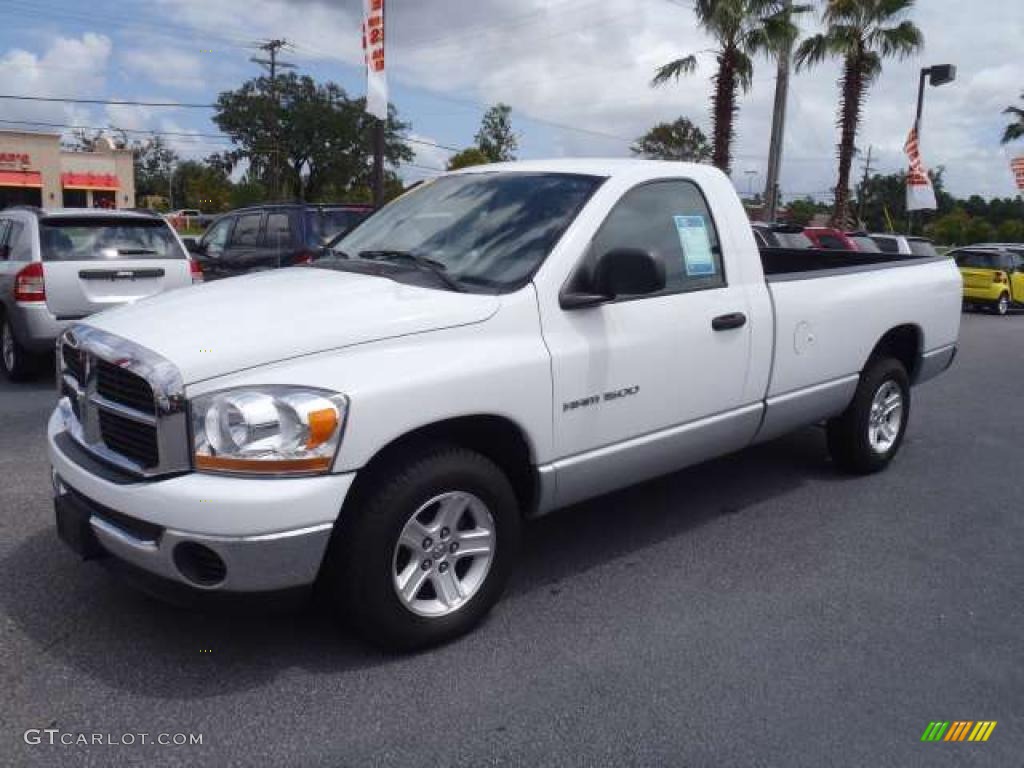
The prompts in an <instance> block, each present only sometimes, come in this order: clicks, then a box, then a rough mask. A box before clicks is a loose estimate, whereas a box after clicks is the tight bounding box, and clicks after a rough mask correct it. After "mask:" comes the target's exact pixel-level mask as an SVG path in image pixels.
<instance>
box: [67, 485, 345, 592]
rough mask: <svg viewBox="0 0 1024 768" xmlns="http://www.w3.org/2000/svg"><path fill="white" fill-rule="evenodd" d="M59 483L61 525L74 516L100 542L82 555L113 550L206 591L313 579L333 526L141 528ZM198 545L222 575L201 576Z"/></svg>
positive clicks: (273, 587) (267, 587) (261, 588)
mask: <svg viewBox="0 0 1024 768" xmlns="http://www.w3.org/2000/svg"><path fill="white" fill-rule="evenodd" d="M53 484H54V493H55V506H56V508H57V515H58V529H59V530H61V529H62V528H63V527H66V526H68V525H69V524H70V523H69V521H68V520H67V516H73V517H74V518H76V520H77V521H82V522H85V523H87V524H88V526H89V529H91V535H92V536H93V537H95V544H98V546H99V549H98V550H95V549H94V550H91V553H90V552H87V551H83V550H82V549H80V548H79V547H78V546H74V547H73V548H74V549H76V550H77V551H78V552H79V554H82V555H83V556H87V557H99V556H103V555H111V556H113V557H115V558H117V559H119V560H122V561H124V562H126V563H128V564H130V565H133V566H135V567H137V568H140V569H142V570H144V571H146V572H148V573H150V574H152V575H154V576H157V577H160V578H163V579H167V580H168V581H172V582H178V583H180V584H184V585H186V586H188V587H192V588H194V589H198V590H203V591H225V592H275V591H278V590H285V589H290V588H293V587H301V586H307V585H309V584H312V583H313V582H314V581H315V580H316V577H317V574H318V573H319V571H320V564H321V563H322V562H323V558H324V554H325V553H326V551H327V544H328V541H329V540H330V537H331V530H332V528H333V525H332V524H330V523H324V524H321V525H316V526H311V527H308V528H299V529H296V530H290V531H281V532H277V533H268V534H260V535H255V536H206V535H199V534H195V533H188V532H185V531H177V530H174V529H173V528H162V529H160V528H158V527H157V526H148V525H147V526H145V527H142V528H141V530H140V526H138V525H137V524H133V523H137V521H133V520H132V519H131V518H128V517H127V516H122V515H121V514H120V513H117V512H116V511H114V510H110V509H108V508H106V507H103V506H102V505H100V504H97V503H95V502H93V501H92V500H91V499H89V498H87V497H85V496H83V495H82V494H81V493H79V492H77V491H75V490H73V489H71V488H70V487H69V486H68V485H67V484H66V483H65V481H64V480H63V478H61V477H60V476H59V475H58V474H57V473H54V478H53ZM62 515H64V516H65V519H64V520H63V521H62V520H61V516H62ZM182 545H186V547H185V548H184V549H183V548H182ZM197 545H198V546H199V547H202V548H204V550H205V551H207V552H208V553H213V555H214V556H215V559H214V561H216V559H219V561H220V564H221V565H222V569H223V570H222V575H221V576H220V577H219V578H218V577H216V576H215V577H214V578H212V579H211V578H210V577H209V576H208V575H207V576H206V577H203V578H197V576H196V571H195V569H194V568H192V567H190V565H189V560H188V558H189V557H190V556H191V555H190V553H194V552H195V551H196V549H195V548H196V546H197ZM86 546H89V545H88V544H86ZM183 553H185V554H184V555H183ZM207 557H209V555H207ZM206 562H207V563H208V562H209V560H207V561H206Z"/></svg>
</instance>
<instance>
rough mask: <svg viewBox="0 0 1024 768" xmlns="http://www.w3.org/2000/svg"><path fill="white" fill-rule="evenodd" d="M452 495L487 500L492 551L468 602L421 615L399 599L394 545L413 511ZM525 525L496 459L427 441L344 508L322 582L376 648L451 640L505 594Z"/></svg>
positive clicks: (384, 470) (413, 646) (378, 475)
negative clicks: (451, 609)
mask: <svg viewBox="0 0 1024 768" xmlns="http://www.w3.org/2000/svg"><path fill="white" fill-rule="evenodd" d="M449 492H461V493H469V494H472V495H474V496H475V497H477V498H478V499H479V500H480V501H482V502H483V504H484V505H486V507H487V510H488V512H489V513H490V515H491V517H492V518H493V522H494V527H495V531H494V535H495V539H494V541H495V547H494V555H493V559H492V560H491V562H490V567H489V569H488V570H487V572H486V575H485V576H484V577H483V580H482V582H480V584H479V586H478V587H477V589H476V591H475V592H474V593H473V594H472V595H471V596H470V597H469V598H468V599H467V600H466V602H465V603H463V604H462V605H461V606H460V607H458V608H457V609H455V610H454V612H452V613H449V614H446V615H443V616H423V615H419V614H417V613H415V612H413V610H411V609H410V608H408V607H406V605H405V604H404V603H403V602H402V600H400V599H399V596H398V593H397V589H396V586H395V583H394V577H393V573H394V570H393V569H394V567H395V560H394V558H395V557H396V554H395V553H396V547H397V545H398V540H399V537H400V535H401V533H402V530H403V528H404V527H405V525H406V523H407V522H408V521H409V520H410V518H411V517H412V516H413V515H414V513H415V512H416V511H417V510H418V509H420V507H421V506H423V505H424V504H426V503H427V502H429V501H430V500H431V499H434V498H435V497H437V496H439V495H442V494H445V493H449ZM520 528H521V520H520V513H519V508H518V503H517V501H516V495H515V492H514V491H513V489H512V486H511V484H510V483H509V480H508V478H507V477H506V476H505V474H504V473H503V472H502V471H501V470H500V469H499V468H498V467H497V465H495V464H494V462H492V461H491V460H490V459H488V458H486V457H485V456H482V455H481V454H479V453H476V452H475V451H470V450H467V449H465V448H461V447H458V446H453V445H443V444H434V445H431V446H426V447H424V448H422V449H421V450H419V451H417V452H416V453H414V454H411V455H410V454H406V455H405V456H404V457H402V459H401V460H400V461H399V460H396V461H395V462H394V463H393V465H392V466H390V467H383V468H381V467H378V468H377V471H376V472H375V475H374V477H371V479H370V480H369V487H368V488H364V489H363V490H362V492H361V493H360V494H359V496H358V499H357V505H356V508H353V509H348V508H346V509H345V510H344V512H343V513H342V518H341V519H340V521H339V527H338V529H337V530H336V531H335V535H334V538H333V540H332V543H331V548H330V551H329V553H328V558H327V563H326V564H325V568H324V572H323V574H322V578H324V579H326V580H328V583H327V584H326V585H324V586H326V587H327V588H328V590H329V592H330V593H331V594H332V595H333V596H334V599H335V600H336V601H337V602H339V603H340V605H341V607H342V609H343V610H344V611H345V612H346V613H347V614H348V617H349V618H350V620H351V623H352V626H353V628H354V629H355V630H356V631H357V632H358V633H359V634H360V635H361V636H362V637H363V639H364V640H366V641H367V642H368V643H370V644H371V645H375V646H380V647H383V648H386V649H388V650H397V651H411V650H416V649H419V648H425V647H428V646H432V645H438V644H440V643H445V642H448V641H450V640H453V639H454V638H456V637H459V636H460V635H462V634H465V633H466V632H468V631H469V630H471V629H472V628H473V627H475V626H476V625H477V624H479V623H480V621H482V620H483V618H484V617H485V616H486V615H487V613H488V611H490V610H491V608H492V607H493V606H494V604H495V603H497V601H498V599H499V598H500V597H501V594H502V592H503V590H504V588H505V585H506V583H507V582H508V578H509V575H510V574H511V571H512V566H513V563H514V561H515V558H516V554H517V551H518V549H519V541H520ZM417 557H418V555H417ZM453 565H454V563H453ZM453 573H454V568H453ZM430 589H433V587H430Z"/></svg>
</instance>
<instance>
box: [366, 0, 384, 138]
mask: <svg viewBox="0 0 1024 768" xmlns="http://www.w3.org/2000/svg"><path fill="white" fill-rule="evenodd" d="M363 53H364V54H365V56H366V111H367V112H369V113H370V114H371V115H373V116H374V117H376V118H378V119H380V120H387V119H388V78H387V72H386V70H385V68H384V0H363Z"/></svg>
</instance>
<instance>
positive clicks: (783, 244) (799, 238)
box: [775, 232, 814, 248]
mask: <svg viewBox="0 0 1024 768" xmlns="http://www.w3.org/2000/svg"><path fill="white" fill-rule="evenodd" d="M775 237H776V239H778V241H779V247H780V248H813V247H814V244H813V243H812V242H811V240H810V238H809V237H807V235H805V234H804V233H803V232H776V233H775Z"/></svg>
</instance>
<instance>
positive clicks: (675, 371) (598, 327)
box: [541, 180, 760, 505]
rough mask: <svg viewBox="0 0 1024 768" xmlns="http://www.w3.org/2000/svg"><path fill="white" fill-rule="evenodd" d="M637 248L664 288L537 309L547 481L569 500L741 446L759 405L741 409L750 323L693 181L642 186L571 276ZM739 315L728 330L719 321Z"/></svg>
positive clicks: (612, 216) (611, 219)
mask: <svg viewBox="0 0 1024 768" xmlns="http://www.w3.org/2000/svg"><path fill="white" fill-rule="evenodd" d="M619 248H639V249H643V250H645V251H647V252H649V253H651V254H652V255H654V256H655V257H656V258H658V259H660V260H661V261H662V262H663V263H664V265H665V268H666V287H665V290H664V291H662V292H661V293H658V294H654V295H650V296H643V297H627V298H622V299H618V300H614V301H609V302H607V303H605V304H602V305H599V306H596V307H590V308H586V309H572V310H566V309H562V308H561V307H560V306H558V305H555V306H547V305H546V304H547V303H546V302H545V304H544V305H542V307H541V314H542V318H541V320H542V326H543V334H544V339H545V341H546V343H547V345H548V348H549V349H550V351H551V359H552V373H553V379H554V413H553V414H552V418H553V424H554V440H555V455H556V456H559V457H560V458H559V459H557V460H556V461H555V462H554V464H555V475H556V479H555V483H556V485H557V495H558V503H559V505H562V504H570V503H574V502H575V501H578V500H580V499H583V498H587V497H590V496H595V495H597V494H599V493H603V492H605V491H608V490H612V489H614V488H616V487H621V486H623V485H627V484H630V483H634V482H639V481H641V480H643V479H646V478H647V477H653V476H656V475H659V474H663V473H665V472H669V471H672V470H673V469H675V468H677V467H682V466H684V465H686V464H688V463H691V462H692V461H695V460H698V459H700V458H706V457H708V456H711V455H715V454H716V453H725V452H728V451H730V450H734V449H737V448H740V447H743V446H744V445H746V444H748V443H749V442H750V440H752V439H753V435H754V433H755V432H756V430H757V426H758V423H759V419H760V408H759V407H750V408H744V407H743V406H745V405H748V404H745V403H744V402H743V397H744V387H745V382H746V377H747V369H748V365H749V359H750V343H751V328H750V323H748V322H746V317H747V316H749V314H750V310H749V308H748V299H747V295H746V291H745V290H744V288H743V286H741V285H735V286H733V285H730V284H729V281H728V276H727V275H726V274H725V268H724V266H725V265H724V262H723V256H722V249H721V246H720V241H719V238H718V233H717V231H716V229H715V223H714V220H713V219H712V217H711V212H710V210H709V209H708V207H707V204H706V202H705V199H704V196H703V194H702V193H701V191H700V189H699V188H698V187H697V185H696V184H695V183H693V182H691V181H686V180H665V181H657V182H650V183H645V184H641V185H640V186H637V187H634V188H633V189H631V190H629V191H628V192H626V193H625V194H624V195H623V197H622V198H621V199H620V200H619V202H618V203H617V204H616V206H615V207H614V208H613V209H612V211H611V212H610V213H609V215H608V217H607V218H606V219H605V221H604V223H603V224H602V225H601V227H600V229H599V230H598V232H597V234H596V236H595V237H594V239H593V241H592V242H591V245H590V247H589V249H588V251H587V253H586V254H585V255H584V257H583V260H582V262H581V264H580V265H579V267H578V271H579V270H581V269H587V268H588V265H589V264H591V263H593V261H594V260H596V259H597V258H598V257H599V256H600V255H601V254H604V253H607V252H609V251H611V250H614V249H619ZM737 314H740V315H743V316H744V322H743V323H742V324H740V325H738V326H736V327H731V328H728V329H725V328H719V329H718V330H716V328H715V327H713V326H714V325H720V324H721V323H715V320H716V318H718V319H719V320H720V319H721V318H722V317H725V316H735V315H737Z"/></svg>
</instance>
